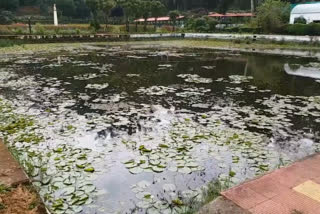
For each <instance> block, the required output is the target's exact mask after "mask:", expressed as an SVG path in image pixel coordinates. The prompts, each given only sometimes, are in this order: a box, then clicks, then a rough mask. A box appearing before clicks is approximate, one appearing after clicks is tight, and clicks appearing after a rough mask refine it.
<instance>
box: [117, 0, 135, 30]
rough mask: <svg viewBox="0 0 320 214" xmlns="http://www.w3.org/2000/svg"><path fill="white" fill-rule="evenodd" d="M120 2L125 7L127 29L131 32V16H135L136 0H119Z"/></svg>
mask: <svg viewBox="0 0 320 214" xmlns="http://www.w3.org/2000/svg"><path fill="white" fill-rule="evenodd" d="M118 4H119V5H120V6H121V7H122V8H123V11H124V15H125V19H126V30H127V32H128V33H129V32H130V25H129V23H130V18H132V17H135V12H136V11H137V10H136V5H137V2H136V0H119V1H118Z"/></svg>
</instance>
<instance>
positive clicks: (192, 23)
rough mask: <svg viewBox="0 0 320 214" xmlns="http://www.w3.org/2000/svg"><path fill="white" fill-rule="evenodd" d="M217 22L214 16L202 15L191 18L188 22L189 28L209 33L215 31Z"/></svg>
mask: <svg viewBox="0 0 320 214" xmlns="http://www.w3.org/2000/svg"><path fill="white" fill-rule="evenodd" d="M217 24H218V22H217V21H216V20H215V19H213V18H209V17H201V18H196V19H189V20H188V22H187V29H189V30H192V31H195V32H200V33H207V32H213V31H215V29H216V25H217Z"/></svg>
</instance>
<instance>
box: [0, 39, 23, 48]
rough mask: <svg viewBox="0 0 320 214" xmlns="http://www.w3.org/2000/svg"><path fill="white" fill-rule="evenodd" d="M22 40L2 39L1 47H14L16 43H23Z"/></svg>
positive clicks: (0, 40) (0, 41)
mask: <svg viewBox="0 0 320 214" xmlns="http://www.w3.org/2000/svg"><path fill="white" fill-rule="evenodd" d="M21 44H22V42H21V41H14V40H8V39H0V48H4V47H12V46H15V45H21Z"/></svg>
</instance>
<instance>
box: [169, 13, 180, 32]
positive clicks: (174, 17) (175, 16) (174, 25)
mask: <svg viewBox="0 0 320 214" xmlns="http://www.w3.org/2000/svg"><path fill="white" fill-rule="evenodd" d="M179 16H180V14H179V11H177V10H174V11H170V13H169V17H170V20H171V22H172V27H173V31H175V28H176V22H177V18H178V17H179Z"/></svg>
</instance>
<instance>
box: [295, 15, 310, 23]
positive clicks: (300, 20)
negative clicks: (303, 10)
mask: <svg viewBox="0 0 320 214" xmlns="http://www.w3.org/2000/svg"><path fill="white" fill-rule="evenodd" d="M294 23H295V24H307V20H306V19H305V18H304V17H303V16H300V17H298V18H295V19H294Z"/></svg>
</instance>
